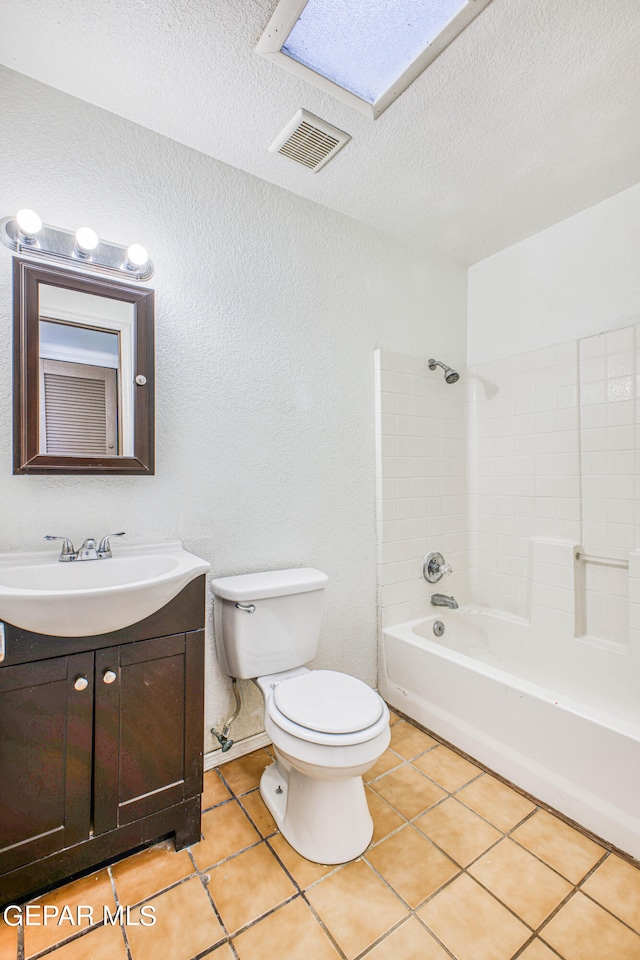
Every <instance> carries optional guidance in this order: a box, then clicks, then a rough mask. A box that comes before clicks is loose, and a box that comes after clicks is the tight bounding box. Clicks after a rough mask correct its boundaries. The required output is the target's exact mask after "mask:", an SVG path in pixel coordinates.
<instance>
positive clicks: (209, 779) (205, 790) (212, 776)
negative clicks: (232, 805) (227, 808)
mask: <svg viewBox="0 0 640 960" xmlns="http://www.w3.org/2000/svg"><path fill="white" fill-rule="evenodd" d="M230 796H231V793H230V792H229V790H228V789H227V787H226V785H225V784H224V783H223V782H222V779H221V777H220V774H219V773H218V771H217V769H214V770H207V771H206V773H205V775H204V782H203V785H202V809H203V810H208V809H209V807H213V806H215V804H216V803H222V801H223V800H228V799H229V797H230Z"/></svg>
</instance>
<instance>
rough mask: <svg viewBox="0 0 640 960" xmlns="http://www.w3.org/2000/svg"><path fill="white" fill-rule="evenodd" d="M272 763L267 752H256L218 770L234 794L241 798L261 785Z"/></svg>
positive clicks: (223, 765)
mask: <svg viewBox="0 0 640 960" xmlns="http://www.w3.org/2000/svg"><path fill="white" fill-rule="evenodd" d="M271 763H273V757H272V756H271V755H270V754H269V753H267V751H266V750H254V751H253V753H247V754H246V756H244V757H238V759H237V760H232V761H231V762H230V763H223V764H221V765H220V766H219V767H218V770H219V772H220V775H221V776H222V778H223V780H224V781H225V782H226V783H227V784H228V786H229V788H230V790H231V791H232V793H235V794H236V796H239V795H240V794H241V793H246V792H247V791H248V790H255V788H256V787H257V786H259V785H260V777H261V776H262V773H263V771H264V769H265V767H268V766H269V764H271Z"/></svg>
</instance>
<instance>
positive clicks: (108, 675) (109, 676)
mask: <svg viewBox="0 0 640 960" xmlns="http://www.w3.org/2000/svg"><path fill="white" fill-rule="evenodd" d="M102 679H103V680H104V682H105V683H113V681H114V680H117V679H118V675H117V674H116V673H114V672H113V670H105V672H104V673H103V674H102Z"/></svg>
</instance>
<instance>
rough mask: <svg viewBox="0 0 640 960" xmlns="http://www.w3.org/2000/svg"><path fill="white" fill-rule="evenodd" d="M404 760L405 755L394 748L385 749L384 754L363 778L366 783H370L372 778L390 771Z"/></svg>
mask: <svg viewBox="0 0 640 960" xmlns="http://www.w3.org/2000/svg"><path fill="white" fill-rule="evenodd" d="M404 762H405V760H404V757H399V756H398V754H397V753H394V752H393V750H385V752H384V753H383V754H382V756H381V757H379V758H378V759H377V760H376V762H375V763H374V765H373V766H372V767H371V769H370V770H367V772H366V773H365V774H364V776H363V777H362V779H363V780H364V782H365V783H370V782H371V780H375V779H376V778H377V777H381V776H382V774H383V773H388V772H389V770H393V769H394V767H399V766H400V764H401V763H404Z"/></svg>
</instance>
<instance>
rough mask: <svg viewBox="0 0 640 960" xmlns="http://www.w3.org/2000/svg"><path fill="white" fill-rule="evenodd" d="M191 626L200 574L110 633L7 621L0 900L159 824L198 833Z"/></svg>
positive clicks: (195, 620)
mask: <svg viewBox="0 0 640 960" xmlns="http://www.w3.org/2000/svg"><path fill="white" fill-rule="evenodd" d="M180 626H181V627H182V629H180V630H178V629H177V628H178V627H180ZM203 627H204V578H203V577H200V578H199V579H198V580H195V581H193V582H192V583H191V584H189V585H188V586H187V587H185V588H184V590H183V591H182V592H181V593H180V594H179V595H178V597H176V598H175V599H174V600H172V601H171V602H170V603H168V604H167V605H166V607H164V608H163V609H162V610H160V611H158V613H156V614H154V615H153V616H151V617H148V618H147V619H146V620H144V621H142V622H141V623H137V624H134V625H133V626H131V627H128V628H126V629H125V630H118V631H115V632H114V633H111V634H106V635H102V636H96V637H83V638H64V637H44V636H38V635H36V634H33V633H28V632H26V631H23V630H20V629H19V628H16V627H12V626H11V625H9V624H6V625H5V633H6V656H5V660H4V661H3V663H2V664H1V665H0V904H3V905H4V904H7V903H14V902H16V901H19V900H21V899H24V898H25V897H26V896H29V895H31V894H33V893H35V892H37V891H40V890H43V889H45V888H47V887H50V886H52V885H54V884H56V883H58V882H61V881H63V880H65V879H67V878H69V877H71V876H72V875H74V874H77V873H80V872H82V871H85V870H87V869H89V868H91V867H92V866H97V865H98V864H100V863H103V862H105V861H107V860H111V859H114V858H115V857H117V856H120V855H122V854H124V853H127V852H128V851H130V850H132V849H134V848H135V847H138V846H140V845H142V844H144V843H149V842H151V841H153V840H156V839H160V838H161V837H165V836H168V835H171V834H173V835H174V838H175V845H176V849H179V848H180V847H183V846H186V845H187V844H191V843H196V842H197V841H198V840H199V839H200V793H201V790H202V748H203V689H204V680H203V676H204V671H203V659H204V656H203V647H204V635H203Z"/></svg>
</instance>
